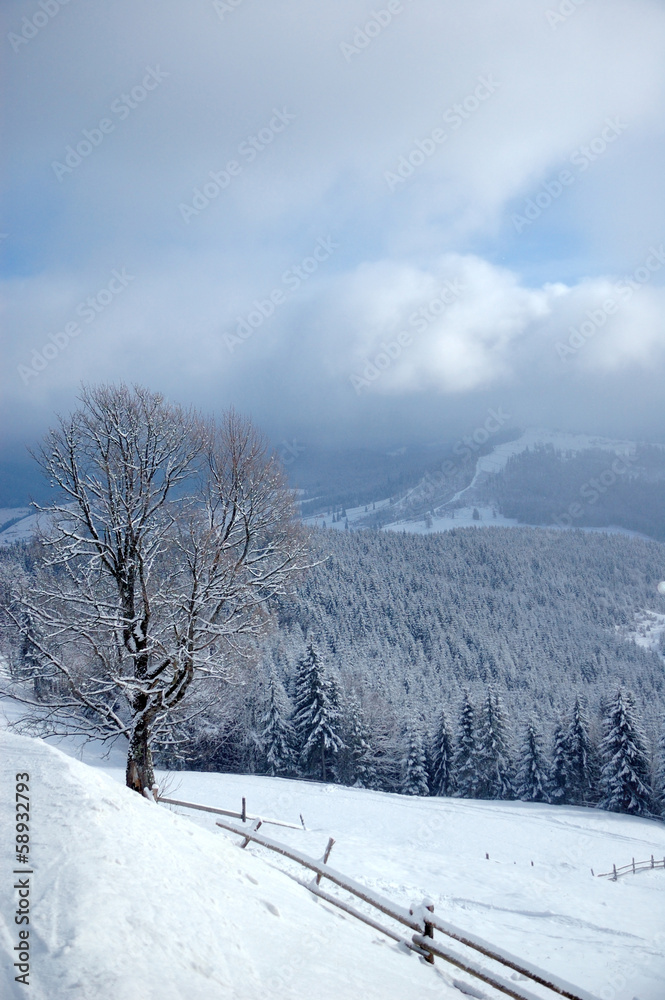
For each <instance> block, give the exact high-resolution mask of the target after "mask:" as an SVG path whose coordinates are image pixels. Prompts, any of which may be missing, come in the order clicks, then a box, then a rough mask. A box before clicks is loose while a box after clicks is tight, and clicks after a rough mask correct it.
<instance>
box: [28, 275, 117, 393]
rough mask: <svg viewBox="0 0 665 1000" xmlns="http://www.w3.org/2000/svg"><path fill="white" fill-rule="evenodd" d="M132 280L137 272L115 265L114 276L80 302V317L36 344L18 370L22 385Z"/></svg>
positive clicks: (36, 373) (78, 314)
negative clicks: (28, 361) (29, 357)
mask: <svg viewBox="0 0 665 1000" xmlns="http://www.w3.org/2000/svg"><path fill="white" fill-rule="evenodd" d="M130 281H134V275H132V274H127V269H126V268H124V267H123V268H120V270H118V269H117V268H115V269H114V270H113V271H111V280H110V281H108V282H107V283H106V285H104V287H103V288H100V289H99V290H98V291H97V292H96V293H95V294H94V295H89V296H88V298H87V299H84V300H83V301H82V302H79V304H78V305H77V307H76V309H75V310H74V312H75V315H76V316H77V317H78V319H77V320H70V322H69V323H65V325H64V326H63V328H62V329H61V330H58V331H56V333H50V334H49V336H48V340H47V342H46V343H45V344H44V345H43V346H42V348H41V350H37V349H36V348H34V347H33V349H32V352H31V361H30V363H28V364H24V365H18V367H17V369H16V370H17V372H18V374H19V375H20V376H21V380H22V382H23V385H28V383H29V382H30V379H32V378H37V376H38V375H40V374H41V372H43V371H44V369H45V368H47V367H48V365H49V364H50V363H51V361H54V360H55V358H57V357H58V355H59V354H61V353H62V352H63V351H65V350H66V349H67V348H68V347H69V345H70V343H71V342H72V340H74V339H75V338H76V337H78V336H80V334H81V333H82V331H83V327H82V325H81V321H82V323H84V324H85V325H86V326H89V325H90V324H91V323H94V322H95V320H96V319H97V317H98V316H100V315H101V314H102V313H103V312H104V311H105V310H106V309H107V308H108V307H109V306H110V305H111V303H112V302H113V301H114V300H115V299H116V298H117V297H118V295H121V294H122V292H124V290H125V288H126V287H127V285H128V284H129V283H130Z"/></svg>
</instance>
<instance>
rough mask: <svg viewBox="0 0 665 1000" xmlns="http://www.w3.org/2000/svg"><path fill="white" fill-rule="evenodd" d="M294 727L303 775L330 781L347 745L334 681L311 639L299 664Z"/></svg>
mask: <svg viewBox="0 0 665 1000" xmlns="http://www.w3.org/2000/svg"><path fill="white" fill-rule="evenodd" d="M293 726H294V729H295V732H296V739H297V742H298V746H299V761H300V766H301V768H302V771H303V773H304V774H308V775H316V776H317V777H320V778H321V780H322V781H328V780H329V778H330V777H331V767H332V765H333V762H334V758H335V757H336V755H337V754H338V753H339V751H340V750H341V749H342V747H343V745H344V744H343V741H342V738H341V736H340V735H339V728H340V720H339V713H338V712H337V710H336V709H335V708H334V706H333V702H332V698H331V685H330V681H329V679H328V677H327V676H326V673H325V670H324V668H323V664H322V662H321V659H320V657H319V654H318V653H317V651H316V649H315V647H314V643H313V642H312V641H311V640H310V641H309V642H308V643H307V650H306V653H305V655H304V656H303V658H302V659H301V660H300V662H299V663H298V668H297V673H296V697H295V708H294V715H293Z"/></svg>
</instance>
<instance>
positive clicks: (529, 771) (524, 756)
mask: <svg viewBox="0 0 665 1000" xmlns="http://www.w3.org/2000/svg"><path fill="white" fill-rule="evenodd" d="M515 793H516V795H517V798H518V799H521V800H522V801H523V802H549V801H550V794H549V769H548V766H547V760H546V757H545V751H544V749H543V737H542V733H541V731H540V728H539V726H538V723H537V722H536V720H535V719H533V718H532V719H530V720H529V722H528V723H527V725H526V729H525V731H524V738H523V740H522V745H521V747H520V750H519V755H518V758H517V774H516V779H515Z"/></svg>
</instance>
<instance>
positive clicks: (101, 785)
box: [0, 733, 665, 1000]
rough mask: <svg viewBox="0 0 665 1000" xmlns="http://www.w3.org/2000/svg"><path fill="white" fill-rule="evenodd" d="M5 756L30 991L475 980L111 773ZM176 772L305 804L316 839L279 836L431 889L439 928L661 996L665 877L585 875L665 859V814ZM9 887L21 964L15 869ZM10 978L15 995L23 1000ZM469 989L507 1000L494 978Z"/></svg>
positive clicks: (14, 746)
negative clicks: (20, 826) (21, 861)
mask: <svg viewBox="0 0 665 1000" xmlns="http://www.w3.org/2000/svg"><path fill="white" fill-rule="evenodd" d="M0 750H1V753H2V758H1V759H2V764H1V765H0V767H1V769H2V780H3V787H4V789H5V795H4V796H3V806H2V832H3V843H4V844H5V845H6V846H5V852H7V850H8V846H7V845H11V842H12V840H13V828H12V827H13V812H14V807H13V784H14V775H15V773H18V772H21V771H28V772H29V773H30V775H31V782H30V786H31V791H30V795H31V801H32V813H33V816H32V821H31V862H32V867H33V868H34V875H33V876H32V911H31V914H32V915H31V925H30V929H31V937H30V941H31V948H32V949H33V950H32V962H31V966H32V972H31V983H32V985H31V987H30V996H31V997H32V998H34V1000H60V998H63V1000H64V998H65V997H67V998H70V997H71V998H73V1000H78V998H84V1000H88V998H89V1000H107V998H108V1000H152V998H155V1000H158V998H159V1000H162V998H163V1000H176V998H177V1000H181V998H182V997H187V998H188V1000H199V998H200V1000H217V998H222V997H223V998H232V1000H245V998H247V1000H249V998H252V1000H259V998H272V997H274V998H277V997H279V998H299V1000H319V998H320V1000H329V998H330V1000H333V998H335V1000H346V998H348V1000H351V998H353V1000H356V998H357V997H363V1000H364V998H377V1000H378V998H381V1000H410V998H411V997H414V998H415V997H418V998H419V1000H420V998H425V1000H426V998H429V997H432V998H434V997H436V998H438V1000H453V998H454V997H457V998H460V996H461V994H460V993H459V991H458V990H457V989H455V988H454V987H453V985H452V984H453V982H454V981H457V982H458V983H461V982H462V981H466V982H467V983H468V982H469V980H468V977H464V976H463V975H462V974H461V973H458V972H456V971H455V970H454V969H452V968H450V967H447V966H446V965H445V963H442V962H437V964H436V966H435V967H434V968H432V967H430V966H428V965H426V964H425V963H423V962H422V961H421V960H420V959H418V958H417V957H416V956H414V955H412V954H408V953H406V952H405V951H403V950H402V949H401V948H400V947H399V946H398V945H396V944H394V943H392V942H390V941H388V940H387V939H385V938H383V937H382V935H380V934H379V933H377V932H375V931H373V930H371V929H370V928H368V927H366V926H365V925H362V924H360V923H359V922H357V921H355V920H353V919H352V918H351V917H346V916H344V915H342V914H340V913H339V911H336V910H333V909H332V908H330V907H329V906H328V905H327V904H322V903H321V902H318V901H316V900H315V899H314V898H313V897H312V896H311V895H310V894H309V893H308V892H307V891H306V890H305V889H302V888H300V887H299V886H297V885H296V884H295V883H294V882H293V881H292V880H290V879H289V878H288V877H287V876H286V875H285V874H283V873H282V871H279V870H278V869H280V868H285V867H287V865H288V862H285V861H284V859H282V858H276V856H275V855H269V854H268V852H266V851H265V850H264V849H262V848H257V847H250V848H249V849H248V850H247V851H241V850H240V849H239V847H238V846H237V838H234V837H232V836H231V835H227V834H225V833H222V832H221V831H219V830H218V829H216V828H215V826H214V817H212V816H208V815H205V814H197V813H190V814H189V815H188V816H187V818H185V817H184V816H183V817H181V816H178V815H174V814H173V813H172V812H171V811H170V810H169V809H168V808H167V807H165V806H160V807H158V806H153V805H151V804H150V803H148V802H147V801H145V800H141V799H140V798H138V797H137V796H136V795H135V793H133V792H129V791H128V790H126V789H125V788H124V787H123V786H122V772H121V770H119V769H118V770H117V771H115V772H113V771H108V770H106V771H102V770H101V769H98V768H91V767H89V766H87V765H84V764H82V763H80V762H79V761H76V760H74V759H71V758H69V757H67V756H65V755H64V754H63V753H61V752H59V751H58V750H55V749H53V748H52V747H49V746H48V745H47V744H45V743H43V742H41V741H35V740H28V739H26V738H23V737H17V736H13V735H8V734H6V733H2V734H0ZM171 777H172V780H174V781H175V783H176V787H175V788H174V790H173V791H172V792H171V796H172V797H176V798H185V799H190V800H194V801H199V802H203V803H207V804H210V805H217V806H221V807H223V808H231V809H234V808H238V806H239V803H240V798H241V796H246V797H247V802H248V809H249V811H250V812H254V813H258V814H261V815H271V816H277V817H281V818H283V819H285V820H295V821H296V822H297V821H298V814H299V813H302V814H303V816H304V818H305V822H306V825H307V830H306V831H302V830H287V829H278V828H275V827H269V828H267V829H268V830H269V831H270V835H271V836H273V837H275V838H276V839H279V840H282V841H286V842H289V843H291V844H292V845H293V846H295V847H298V848H300V849H301V850H304V851H305V852H307V853H309V854H310V855H313V856H315V857H317V856H318V857H320V856H321V854H322V853H323V849H324V847H325V844H326V841H327V838H328V836H330V835H332V836H333V837H335V839H336V844H335V847H334V849H333V855H332V857H331V863H334V865H335V867H336V868H338V869H339V870H341V871H343V872H345V873H346V874H348V875H350V876H352V877H355V878H356V879H357V880H358V881H360V882H363V883H364V884H366V885H368V886H370V887H372V888H374V889H375V890H377V891H379V892H381V893H383V894H384V895H386V896H388V897H390V898H392V899H393V900H395V901H396V902H401V903H406V904H409V903H411V902H420V901H421V900H422V899H423V897H425V896H429V897H430V898H431V899H432V900H433V901H434V904H435V907H436V912H437V913H438V914H439V915H440V916H441V917H443V918H444V919H447V920H449V921H451V922H453V923H456V924H457V925H458V926H460V927H462V928H463V929H466V930H468V931H470V932H473V933H475V934H476V935H480V936H482V937H485V938H487V939H489V940H490V941H492V942H493V943H495V944H496V945H498V946H500V947H503V948H504V949H507V950H510V951H512V952H514V953H516V954H518V955H521V956H523V957H524V958H526V959H528V960H529V961H530V962H531V963H534V964H537V965H539V966H542V967H543V968H544V969H545V970H548V971H550V972H553V973H555V974H558V975H560V976H562V977H565V978H566V979H568V980H571V981H573V982H574V983H575V984H576V985H578V986H579V987H580V988H584V989H586V990H588V991H589V992H591V993H594V994H595V995H597V996H598V997H602V998H604V997H608V998H610V997H611V998H612V1000H633V998H634V997H637V998H638V1000H662V998H663V996H665V957H664V952H665V949H664V948H663V941H664V936H663V934H662V933H660V932H661V930H662V929H665V871H662V870H656V871H653V872H651V871H649V872H646V873H643V874H640V875H637V876H629V877H626V878H624V879H623V880H621V881H618V882H616V883H614V882H611V881H608V880H605V879H599V878H594V877H593V876H592V875H591V871H590V869H591V867H594V868H595V870H596V871H599V870H607V869H608V868H611V865H612V863H613V862H616V863H617V864H620V863H625V862H626V861H629V860H630V858H631V857H633V856H635V857H636V858H637V859H643V858H648V857H649V856H650V855H651V854H655V855H656V856H660V857H662V856H663V855H665V826H663V825H662V824H659V823H656V822H652V821H647V820H637V819H631V818H628V817H623V816H617V815H610V814H607V813H601V812H597V811H594V810H584V809H575V808H557V807H548V806H539V805H526V804H524V803H508V802H502V803H487V802H471V801H469V802H465V801H458V800H450V799H422V798H410V797H405V796H399V795H386V794H383V793H378V792H368V791H365V790H361V789H350V788H342V787H340V786H332V785H319V784H312V783H306V782H297V781H288V780H284V779H271V778H261V777H255V776H242V775H217V774H195V773H189V772H183V773H181V774H176V775H173V776H171ZM162 780H163V779H162ZM178 783H179V785H180V787H177V785H178ZM215 831H216V832H215ZM486 853H487V854H489V860H488V859H487V858H486V857H485V854H486ZM5 857H7V853H6V854H5ZM10 860H11V861H13V858H11V859H10ZM531 862H533V865H532V864H531ZM298 874H301V872H299V873H298ZM0 892H1V893H2V910H1V912H2V915H3V923H2V924H0V940H1V942H2V951H3V953H4V955H5V956H9V955H10V954H11V951H12V948H13V947H14V945H15V943H16V938H17V928H16V927H15V925H14V924H13V922H12V920H11V914H12V913H13V911H14V909H15V905H16V901H15V898H14V897H13V890H12V888H11V881H10V880H9V879H7V878H5V879H4V881H3V884H2V889H1V890H0ZM9 964H11V962H10V963H9ZM7 967H8V966H7V964H6V965H5V968H6V969H7ZM5 976H6V978H7V980H8V981H7V982H6V984H5V988H4V990H3V992H2V995H3V997H5V996H6V997H21V996H26V995H27V991H26V990H25V988H24V987H22V986H17V987H16V989H14V983H13V981H12V979H13V977H12V975H9V976H7V972H5ZM478 985H479V984H477V983H476V989H477V987H478ZM523 985H526V984H523ZM475 995H482V996H484V997H487V998H490V997H494V996H498V994H494V993H493V992H492V991H491V990H490V989H489V988H487V987H482V989H481V990H480V991H478V992H477V993H476V994H475Z"/></svg>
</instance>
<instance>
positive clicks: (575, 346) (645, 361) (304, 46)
mask: <svg viewBox="0 0 665 1000" xmlns="http://www.w3.org/2000/svg"><path fill="white" fill-rule="evenodd" d="M1 16H2V29H1V30H2V33H3V36H4V41H3V44H4V46H5V53H4V58H3V67H4V68H3V90H4V93H5V101H4V107H3V132H4V142H3V146H2V150H3V152H2V163H3V169H2V174H1V181H2V195H3V198H2V213H1V215H0V233H2V234H3V238H2V240H1V241H0V254H1V255H2V275H1V278H0V293H1V295H2V331H1V335H2V346H1V349H2V358H3V366H2V374H1V376H0V377H1V378H2V401H1V402H0V407H1V410H0V418H1V421H2V442H3V445H4V447H5V448H6V449H7V450H8V451H11V450H12V449H13V448H14V446H15V445H20V444H22V443H25V442H27V443H30V442H31V441H32V440H33V438H34V437H35V436H36V435H39V434H40V433H41V432H42V431H43V430H44V428H45V427H46V426H47V425H48V423H49V422H50V420H51V418H52V414H53V412H54V411H55V410H58V411H62V410H67V409H69V408H70V407H72V406H73V405H75V398H76V392H77V387H78V385H79V384H80V382H81V381H88V382H97V381H102V380H115V379H125V380H126V381H130V382H132V381H138V382H142V383H145V384H148V385H150V386H151V387H152V388H155V389H161V390H163V391H164V392H165V393H166V394H167V395H170V396H171V397H173V398H176V399H178V400H181V401H185V402H190V401H193V402H195V403H196V404H197V405H200V406H201V407H202V408H204V409H218V410H219V409H223V408H224V407H225V406H227V405H229V404H231V403H233V404H235V405H236V406H238V407H239V408H240V409H241V410H243V411H245V412H247V413H249V414H250V415H251V416H253V417H254V418H255V419H256V421H257V422H258V423H259V424H260V425H261V426H262V427H263V428H264V429H265V430H266V431H267V432H268V433H269V434H270V435H271V436H272V437H273V438H275V439H279V438H280V437H281V436H283V435H287V434H288V435H296V436H298V437H300V438H310V439H311V438H318V439H320V440H324V439H326V440H334V441H336V442H338V443H339V442H345V441H346V442H349V441H352V442H353V443H354V444H357V443H369V442H372V441H385V442H391V443H396V444H399V443H402V442H403V441H408V440H410V439H418V440H431V439H442V440H444V439H452V438H453V437H454V436H455V435H457V434H458V433H460V432H461V431H463V430H464V429H465V427H467V426H468V425H471V426H475V425H476V424H477V422H478V419H479V417H480V416H481V415H483V414H484V413H485V412H486V408H487V406H488V405H503V406H504V408H505V409H507V410H509V411H510V412H511V414H513V415H514V420H515V423H516V424H521V425H522V426H525V425H529V424H547V425H549V426H554V427H560V428H563V429H571V430H585V431H593V432H601V433H607V434H611V435H613V436H647V437H661V438H662V435H663V430H664V428H663V420H662V406H661V399H662V384H663V376H664V375H665V370H664V367H665V366H664V363H663V362H664V360H665V318H664V317H665V309H664V308H663V307H664V306H665V291H664V290H663V289H664V284H665V283H664V276H665V264H663V263H662V262H661V261H660V259H659V257H660V256H662V254H661V253H660V250H659V248H660V247H662V243H663V240H665V199H664V198H663V194H662V177H663V173H664V170H663V168H664V166H665V164H664V162H663V161H664V157H663V151H664V143H663V127H664V123H665V114H664V111H665V58H663V57H664V55H665V8H663V5H662V3H660V2H656V0H602V2H601V0H585V2H582V3H580V2H578V3H575V2H574V0H558V2H548V0H468V2H465V3H464V4H461V3H459V2H452V0H447V2H446V0H443V2H441V0H439V2H436V0H401V2H398V0H391V2H390V4H388V3H383V2H382V3H379V4H377V3H365V2H361V0H317V3H316V4H313V3H305V2H304V0H288V2H287V0H270V2H266V0H235V2H234V4H233V5H231V4H225V3H224V2H223V0H217V2H214V0H196V2H194V0H192V2H191V3H188V4H186V5H185V4H183V3H182V2H179V0H141V2H140V3H136V2H135V0H132V2H130V0H113V2H110V0H90V2H86V3H83V2H81V0H69V2H68V3H65V4H62V3H61V2H60V0H43V2H42V4H41V6H40V3H39V2H34V3H33V2H23V0H22V2H15V0H12V2H7V3H5V4H4V5H3V10H2V15H1ZM215 177H216V178H217V179H216V180H215V179H214V178H215ZM562 177H565V181H564V180H562V179H561V178H562ZM206 185H207V186H206ZM197 192H198V193H197ZM206 192H207V194H206ZM529 214H530V216H531V217H530V218H528V217H527V216H528V215H529ZM525 220H526V221H525ZM322 245H325V246H326V247H328V250H327V251H323V250H321V249H319V250H318V251H317V250H316V248H317V247H321V246H322ZM654 253H655V256H654ZM298 269H300V273H301V274H302V278H301V279H300V280H299V281H298V283H297V287H296V283H295V281H294V280H293V278H292V275H293V273H297V271H298ZM114 273H116V274H120V275H125V278H124V279H123V280H119V279H118V278H117V277H114ZM287 274H290V275H291V278H285V275H287ZM635 275H638V277H637V278H636V277H635ZM624 276H629V277H631V281H632V284H630V283H629V285H628V288H629V289H630V291H631V294H630V295H628V294H626V285H623V286H621V288H622V289H623V294H621V293H620V291H619V285H618V282H619V281H620V279H622V278H623V277H624ZM450 283H453V284H455V283H457V284H458V285H459V286H463V288H462V287H460V293H459V294H456V295H455V296H453V297H452V298H450V296H448V300H446V295H445V289H446V287H447V286H448V285H449V284H450ZM442 297H443V298H442ZM91 303H92V304H91ZM432 303H435V306H434V307H432V308H434V309H435V310H437V311H436V314H435V313H434V312H431V314H430V316H429V319H428V322H427V324H426V326H425V327H424V328H419V327H418V326H417V324H416V322H415V321H414V316H415V315H416V314H417V313H418V310H423V309H425V310H428V309H430V306H431V304H432ZM437 303H438V304H437ZM610 303H611V304H612V305H608V304H610ZM606 306H607V308H606ZM594 317H595V319H594ZM250 319H251V320H252V321H253V322H250ZM243 323H244V324H248V323H249V329H250V333H249V335H248V336H247V337H245V338H243V337H239V336H238V334H237V330H238V328H239V326H240V328H241V329H246V328H247V327H246V326H242V324H243ZM583 324H586V325H585V326H584V328H583V331H582V332H581V333H580V330H581V329H582V327H583ZM400 334H402V340H401V341H399V339H398V338H399V335H400ZM234 338H235V339H234ZM571 338H572V340H571ZM395 345H396V346H395ZM398 348H399V350H398Z"/></svg>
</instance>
